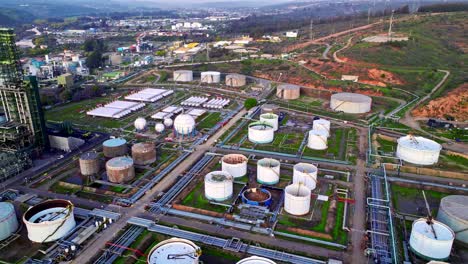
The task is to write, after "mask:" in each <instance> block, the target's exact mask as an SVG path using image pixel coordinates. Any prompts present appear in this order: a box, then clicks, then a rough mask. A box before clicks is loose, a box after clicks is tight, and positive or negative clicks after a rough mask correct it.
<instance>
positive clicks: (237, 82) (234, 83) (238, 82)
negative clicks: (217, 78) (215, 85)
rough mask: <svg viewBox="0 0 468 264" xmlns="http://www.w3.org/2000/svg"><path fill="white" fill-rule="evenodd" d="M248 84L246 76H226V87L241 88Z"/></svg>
mask: <svg viewBox="0 0 468 264" xmlns="http://www.w3.org/2000/svg"><path fill="white" fill-rule="evenodd" d="M246 83H247V80H246V77H245V75H241V74H228V75H226V85H227V86H231V87H241V86H244V85H245V84H246Z"/></svg>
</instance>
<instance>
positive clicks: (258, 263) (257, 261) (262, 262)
mask: <svg viewBox="0 0 468 264" xmlns="http://www.w3.org/2000/svg"><path fill="white" fill-rule="evenodd" d="M236 264H276V262H274V261H273V260H269V259H267V258H262V257H257V256H252V257H248V258H245V259H241V260H239V261H238V262H237V263H236Z"/></svg>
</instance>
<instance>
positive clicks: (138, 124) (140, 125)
mask: <svg viewBox="0 0 468 264" xmlns="http://www.w3.org/2000/svg"><path fill="white" fill-rule="evenodd" d="M134 125H135V128H136V130H137V131H143V130H145V129H146V119H144V118H143V117H138V118H137V119H136V120H135V122H134Z"/></svg>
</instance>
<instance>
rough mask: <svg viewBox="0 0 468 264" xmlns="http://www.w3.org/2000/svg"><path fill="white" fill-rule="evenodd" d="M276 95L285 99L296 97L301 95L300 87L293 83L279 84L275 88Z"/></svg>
mask: <svg viewBox="0 0 468 264" xmlns="http://www.w3.org/2000/svg"><path fill="white" fill-rule="evenodd" d="M276 96H277V97H278V98H281V99H286V100H292V99H298V98H299V97H300V96H301V87H300V86H297V85H294V84H280V85H278V87H277V88H276Z"/></svg>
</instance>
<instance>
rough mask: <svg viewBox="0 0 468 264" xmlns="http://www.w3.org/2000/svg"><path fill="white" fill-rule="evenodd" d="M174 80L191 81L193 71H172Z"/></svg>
mask: <svg viewBox="0 0 468 264" xmlns="http://www.w3.org/2000/svg"><path fill="white" fill-rule="evenodd" d="M173 79H174V82H191V81H193V72H192V71H189V70H178V71H174V76H173Z"/></svg>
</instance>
